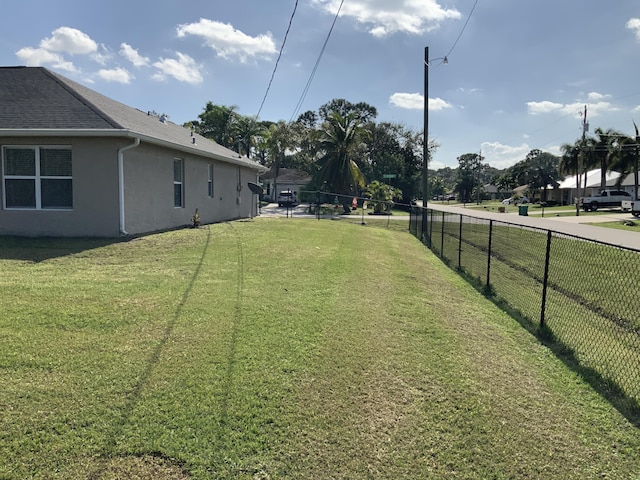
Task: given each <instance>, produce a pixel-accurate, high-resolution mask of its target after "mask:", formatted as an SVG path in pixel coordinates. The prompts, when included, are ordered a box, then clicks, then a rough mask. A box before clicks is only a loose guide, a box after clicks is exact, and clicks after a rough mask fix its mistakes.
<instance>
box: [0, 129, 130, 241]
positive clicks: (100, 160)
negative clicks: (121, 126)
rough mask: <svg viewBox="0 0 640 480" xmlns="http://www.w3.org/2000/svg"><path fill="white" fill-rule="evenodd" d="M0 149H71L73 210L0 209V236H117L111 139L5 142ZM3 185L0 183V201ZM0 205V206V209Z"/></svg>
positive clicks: (115, 173) (115, 174)
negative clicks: (24, 147)
mask: <svg viewBox="0 0 640 480" xmlns="http://www.w3.org/2000/svg"><path fill="white" fill-rule="evenodd" d="M0 145H2V146H7V145H33V146H47V145H68V146H70V147H71V149H72V162H73V163H72V175H73V210H70V211H57V210H6V209H4V208H0V235H26V236H71V237H79V236H94V237H95V236H97V237H111V236H117V235H118V230H119V228H118V227H119V216H118V193H117V190H114V188H113V186H114V185H116V186H117V182H118V165H117V148H118V145H117V143H116V140H114V139H96V138H55V137H52V138H46V137H38V138H35V137H34V138H7V137H4V138H2V139H0ZM3 188H4V182H1V183H0V198H2V197H1V195H2V189H3ZM1 206H2V203H1V202H0V207H1Z"/></svg>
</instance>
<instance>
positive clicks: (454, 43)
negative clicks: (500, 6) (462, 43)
mask: <svg viewBox="0 0 640 480" xmlns="http://www.w3.org/2000/svg"><path fill="white" fill-rule="evenodd" d="M476 5H478V0H476V2H475V3H474V4H473V8H472V9H471V12H469V16H468V17H467V21H466V22H464V25H463V26H462V30H461V31H460V34H459V35H458V38H456V41H455V42H453V46H452V47H451V48H450V49H449V53H447V54H446V55H445V57H447V58H448V57H449V55H451V52H453V49H454V48H456V45H457V44H458V41H459V40H460V37H462V34H463V33H464V31H465V29H466V28H467V24H468V23H469V20H471V15H473V11H474V10H475V9H476Z"/></svg>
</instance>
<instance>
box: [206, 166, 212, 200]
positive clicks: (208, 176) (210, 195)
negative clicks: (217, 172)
mask: <svg viewBox="0 0 640 480" xmlns="http://www.w3.org/2000/svg"><path fill="white" fill-rule="evenodd" d="M207 171H208V175H207V194H208V195H209V198H213V163H210V164H209V165H208V167H207Z"/></svg>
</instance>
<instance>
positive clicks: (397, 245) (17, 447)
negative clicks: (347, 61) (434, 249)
mask: <svg viewBox="0 0 640 480" xmlns="http://www.w3.org/2000/svg"><path fill="white" fill-rule="evenodd" d="M33 242H34V243H33V244H32V247H33V246H37V245H39V244H38V241H33ZM54 242H55V241H54ZM88 243H89V244H90V243H91V241H88ZM28 244H29V242H27V245H28ZM11 248H14V249H15V248H24V247H11ZM5 257H6V259H2V260H0V272H2V273H3V274H5V275H2V276H1V278H2V279H1V280H0V282H2V285H1V286H2V287H3V288H4V291H5V292H7V291H8V292H10V293H11V295H10V296H3V303H5V302H6V306H7V309H9V310H11V312H12V315H11V318H10V319H6V318H4V319H3V320H1V321H0V333H2V337H1V338H2V343H3V345H2V347H3V348H2V351H1V353H0V362H1V363H0V365H1V366H2V373H3V376H2V378H1V379H0V384H1V385H0V386H1V387H2V388H0V407H2V408H3V411H5V412H6V414H5V415H3V416H2V418H1V419H0V431H2V432H3V433H0V476H5V477H8V478H25V477H38V476H40V477H44V478H53V477H56V476H57V477H59V478H86V477H87V476H88V474H93V475H95V476H96V478H117V474H118V473H119V472H128V474H129V476H133V475H132V472H133V473H136V472H138V473H140V472H142V474H144V473H147V474H148V475H147V477H149V476H151V475H150V472H153V476H154V477H155V478H178V477H176V476H175V475H176V472H178V473H179V474H180V475H182V476H183V477H185V478H186V477H187V476H190V477H192V478H433V477H436V478H437V477H447V478H522V477H528V478H593V477H594V476H598V475H605V476H608V478H629V476H630V475H631V477H633V475H638V474H639V470H638V460H637V455H636V454H635V452H637V450H638V447H639V446H640V436H639V435H638V432H637V430H636V428H635V427H634V426H632V425H630V424H629V423H628V422H627V421H626V420H625V419H624V418H623V417H621V416H620V415H619V414H618V413H617V412H616V411H615V410H614V409H613V408H612V407H611V406H610V405H608V404H607V403H606V402H604V401H603V400H602V399H601V398H600V397H598V396H597V395H596V394H595V393H594V392H593V391H592V390H591V389H590V388H589V387H588V386H586V385H585V384H584V383H583V382H581V381H580V379H579V378H577V377H576V375H575V374H573V373H572V372H571V371H568V370H567V369H566V368H565V367H564V365H562V364H561V363H560V362H559V361H558V360H557V359H555V358H554V357H553V356H552V355H551V354H550V353H549V352H548V351H547V350H546V349H545V348H544V347H542V346H540V345H539V344H538V343H537V342H536V341H535V339H534V338H532V337H531V336H530V335H529V334H527V333H526V332H525V331H523V330H522V329H521V328H520V327H519V325H518V324H517V323H516V322H515V321H513V320H512V319H510V318H509V317H507V316H506V315H505V314H503V313H502V312H500V311H499V310H497V309H496V308H495V306H493V305H492V304H491V303H489V302H487V301H486V300H485V299H484V298H482V297H481V296H479V295H478V294H477V292H475V291H474V290H473V289H472V288H471V287H469V286H468V285H467V284H466V283H464V282H463V281H462V280H461V279H460V278H459V277H458V276H456V275H455V274H453V273H452V272H450V271H449V270H448V269H447V268H446V267H445V266H443V265H442V264H441V263H440V262H439V261H438V260H437V259H436V258H435V257H433V256H432V255H431V254H430V253H428V252H427V251H426V250H425V249H424V247H423V246H422V245H421V244H420V243H419V242H418V241H417V240H415V239H414V238H412V237H411V236H410V235H409V234H408V233H406V232H394V231H390V230H387V229H378V228H371V227H368V226H367V227H363V226H360V225H357V224H348V223H346V222H335V221H315V220H290V219H258V220H256V221H253V222H234V223H232V224H221V225H212V226H211V227H210V230H206V229H197V230H183V231H176V232H168V233H163V234H158V235H151V236H148V237H144V238H141V239H138V240H134V241H130V242H126V243H116V244H112V245H99V246H96V248H94V249H87V250H82V249H81V248H80V249H77V251H76V250H74V251H73V252H71V253H70V254H69V255H62V256H60V255H51V256H50V257H49V258H44V259H39V261H38V262H31V261H29V259H28V257H29V252H28V251H24V252H22V253H18V252H16V251H15V250H12V252H11V254H7V255H5ZM16 257H17V258H16ZM3 258H4V257H3ZM9 271H11V272H12V275H11V278H9V277H8V276H7V275H6V273H7V272H9ZM80 295H81V296H82V301H81V302H79V303H78V302H77V300H78V297H79V296H80ZM45 302H46V307H45V306H44V305H43V303H45ZM70 305H73V307H71V306H70ZM3 306H4V305H3ZM172 475H173V476H172ZM180 478H182V477H180Z"/></svg>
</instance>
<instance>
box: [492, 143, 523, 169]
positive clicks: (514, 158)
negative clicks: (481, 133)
mask: <svg viewBox="0 0 640 480" xmlns="http://www.w3.org/2000/svg"><path fill="white" fill-rule="evenodd" d="M480 147H481V149H482V156H483V157H484V158H485V161H486V162H487V163H488V164H489V165H491V166H492V167H495V168H499V169H504V168H507V167H510V166H512V165H514V164H516V163H517V162H519V161H520V160H524V158H525V157H526V156H527V153H529V152H530V151H531V147H529V145H527V144H526V143H523V144H522V145H519V146H516V147H512V146H510V145H503V144H502V143H500V142H482V144H481V145H480Z"/></svg>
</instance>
